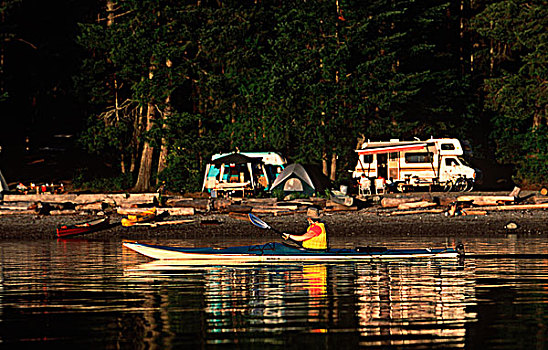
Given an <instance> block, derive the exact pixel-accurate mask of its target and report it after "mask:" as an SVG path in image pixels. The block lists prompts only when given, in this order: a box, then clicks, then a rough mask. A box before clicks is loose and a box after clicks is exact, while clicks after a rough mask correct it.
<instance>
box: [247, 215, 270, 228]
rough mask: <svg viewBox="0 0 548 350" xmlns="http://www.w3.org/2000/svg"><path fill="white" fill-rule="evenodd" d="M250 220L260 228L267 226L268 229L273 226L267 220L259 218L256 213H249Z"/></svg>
mask: <svg viewBox="0 0 548 350" xmlns="http://www.w3.org/2000/svg"><path fill="white" fill-rule="evenodd" d="M249 221H251V223H252V224H253V225H255V226H257V227H260V228H266V229H269V228H271V227H270V226H269V225H268V224H267V223H266V222H264V221H263V220H261V219H259V218H258V217H256V216H255V215H253V214H251V213H249Z"/></svg>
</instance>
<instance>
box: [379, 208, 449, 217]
mask: <svg viewBox="0 0 548 350" xmlns="http://www.w3.org/2000/svg"><path fill="white" fill-rule="evenodd" d="M443 212H445V209H423V210H406V211H393V212H392V213H390V216H397V215H413V214H441V213H443Z"/></svg>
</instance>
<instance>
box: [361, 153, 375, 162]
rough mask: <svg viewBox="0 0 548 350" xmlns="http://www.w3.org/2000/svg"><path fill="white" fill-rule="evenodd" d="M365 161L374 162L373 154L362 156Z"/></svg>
mask: <svg viewBox="0 0 548 350" xmlns="http://www.w3.org/2000/svg"><path fill="white" fill-rule="evenodd" d="M362 157H363V162H364V163H373V155H372V154H365V155H363V156H362Z"/></svg>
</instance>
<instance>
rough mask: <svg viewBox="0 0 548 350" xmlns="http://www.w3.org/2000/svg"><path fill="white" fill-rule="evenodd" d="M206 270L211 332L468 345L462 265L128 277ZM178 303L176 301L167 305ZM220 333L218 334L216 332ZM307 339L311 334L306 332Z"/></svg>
mask: <svg viewBox="0 0 548 350" xmlns="http://www.w3.org/2000/svg"><path fill="white" fill-rule="evenodd" d="M196 272H199V275H201V276H203V287H204V291H203V295H204V303H205V304H204V310H205V312H206V314H207V316H206V325H207V332H208V333H210V334H225V336H223V337H220V336H217V337H219V338H222V339H216V341H213V343H215V342H226V341H229V340H228V339H226V335H228V334H232V335H234V334H240V333H242V332H243V333H246V334H247V333H253V334H255V335H256V334H271V335H274V334H277V333H279V332H281V331H292V330H293V331H300V332H303V331H304V332H305V333H306V334H307V335H309V336H310V335H314V334H323V333H328V332H330V333H333V334H335V338H336V337H337V334H338V335H342V334H353V335H354V336H355V338H356V342H357V343H359V344H361V345H371V346H383V345H402V344H410V343H414V344H437V343H444V344H455V343H460V344H462V345H463V344H464V339H465V333H466V328H465V324H466V323H467V322H473V321H474V319H475V314H473V313H472V314H471V313H469V312H467V311H466V305H467V303H466V300H469V299H470V298H472V297H473V294H474V288H473V284H472V282H471V281H470V282H466V278H465V277H466V273H467V272H465V271H464V269H463V268H462V266H459V265H458V264H456V263H447V262H444V263H432V262H421V263H419V262H415V263H397V262H385V263H373V264H371V263H351V264H290V265H288V264H277V265H272V264H271V265H248V266H239V267H224V266H201V267H200V266H191V265H188V264H186V263H181V262H178V263H177V262H172V263H166V262H150V263H147V264H142V265H137V266H134V267H130V268H128V269H127V270H126V276H128V278H130V277H142V278H145V279H147V280H148V281H156V282H158V281H161V280H166V279H169V280H170V281H171V282H175V281H177V282H180V283H184V282H185V281H186V280H187V279H188V278H190V279H194V278H195V276H196ZM172 307H177V306H176V305H169V306H168V308H172ZM217 337H216V338H217ZM305 337H306V335H305Z"/></svg>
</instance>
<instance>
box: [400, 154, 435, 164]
mask: <svg viewBox="0 0 548 350" xmlns="http://www.w3.org/2000/svg"><path fill="white" fill-rule="evenodd" d="M432 156H433V153H432V152H428V153H426V152H420V153H419V152H409V153H406V154H405V162H406V163H432V159H433V158H432Z"/></svg>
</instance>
